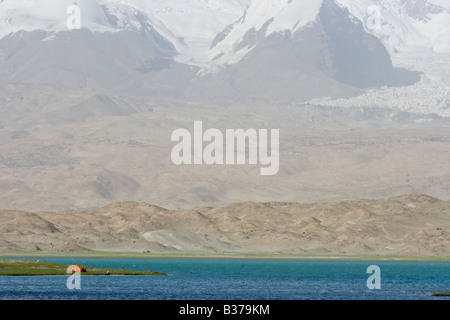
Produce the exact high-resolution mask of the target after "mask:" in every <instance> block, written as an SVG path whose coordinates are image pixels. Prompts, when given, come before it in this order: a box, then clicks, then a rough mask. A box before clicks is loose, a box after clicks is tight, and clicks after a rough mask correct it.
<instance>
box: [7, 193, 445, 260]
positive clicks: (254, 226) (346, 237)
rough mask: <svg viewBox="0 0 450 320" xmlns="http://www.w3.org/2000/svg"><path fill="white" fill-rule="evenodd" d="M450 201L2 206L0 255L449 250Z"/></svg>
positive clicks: (418, 253) (418, 198)
mask: <svg viewBox="0 0 450 320" xmlns="http://www.w3.org/2000/svg"><path fill="white" fill-rule="evenodd" d="M449 231H450V201H442V200H439V199H436V198H432V197H429V196H426V195H422V194H413V195H406V196H400V197H395V198H390V199H382V200H356V201H338V202H328V203H308V204H307V203H304V204H302V203H287V202H286V203H282V202H267V203H254V202H246V203H237V204H233V205H229V206H226V207H214V208H213V207H206V208H201V209H198V210H190V211H171V210H167V209H164V208H161V207H157V206H154V205H150V204H146V203H138V202H123V203H114V204H111V205H107V206H105V207H102V208H100V209H97V210H93V211H87V212H72V213H65V214H61V213H52V212H37V213H31V212H23V211H0V252H9V253H21V252H22V253H24V252H28V253H29V252H30V250H31V251H35V252H40V253H43V254H44V253H48V254H50V253H83V252H88V251H91V250H93V251H117V252H118V251H120V252H152V253H182V252H184V253H194V254H195V253H197V254H204V253H206V254H207V253H211V254H217V253H236V254H239V253H243V254H244V253H268V254H273V253H286V254H311V255H315V254H319V255H364V254H368V255H383V256H386V255H400V256H430V257H445V256H448V255H449V254H450V234H449Z"/></svg>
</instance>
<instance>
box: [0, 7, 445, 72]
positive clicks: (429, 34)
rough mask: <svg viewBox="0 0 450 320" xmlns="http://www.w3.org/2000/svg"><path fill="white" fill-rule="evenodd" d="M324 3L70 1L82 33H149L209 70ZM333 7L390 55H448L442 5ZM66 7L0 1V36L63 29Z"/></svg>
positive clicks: (312, 14)
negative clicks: (85, 30)
mask: <svg viewBox="0 0 450 320" xmlns="http://www.w3.org/2000/svg"><path fill="white" fill-rule="evenodd" d="M324 1H325V2H327V1H332V0H307V1H304V0H264V1H261V0H227V1H223V0H169V1H145V0H78V1H77V2H76V4H77V5H78V6H79V8H80V10H81V12H80V13H81V27H82V28H88V29H90V30H92V31H97V32H114V31H121V30H135V31H143V30H148V29H152V30H154V31H156V32H157V33H159V34H160V35H161V36H163V37H164V38H166V39H167V40H168V41H170V42H171V43H172V44H173V46H174V47H175V48H176V50H177V51H178V52H179V55H178V56H177V58H176V59H177V61H179V62H183V63H189V64H194V65H198V66H201V67H202V68H204V69H210V66H211V65H221V64H230V63H235V62H237V61H239V60H240V59H242V58H243V57H244V56H245V55H246V54H247V53H248V52H249V51H250V50H251V49H252V47H253V45H254V44H255V43H256V42H257V39H261V38H263V37H267V36H269V35H271V34H273V33H277V32H285V31H289V32H291V33H293V32H296V31H298V30H300V29H301V28H304V27H305V26H306V25H307V24H308V23H311V22H312V21H314V20H317V17H318V14H319V9H320V8H321V6H322V2H324ZM335 2H336V3H337V4H339V5H340V6H342V7H345V8H346V9H348V11H349V13H350V15H351V17H352V18H353V19H357V20H359V21H360V22H361V23H362V25H363V26H364V28H365V30H366V32H368V33H370V34H372V35H374V36H376V37H377V38H378V39H380V40H381V41H382V43H383V44H384V45H385V46H386V47H387V49H388V50H389V52H390V53H391V54H395V53H401V54H409V55H415V54H418V53H420V54H421V53H423V52H427V51H428V52H438V53H442V52H445V53H447V52H450V2H449V1H447V0H335ZM73 4H74V2H73V0H58V1H54V0H22V1H17V0H2V1H0V38H2V37H4V36H5V35H8V34H10V33H13V32H17V31H19V30H25V31H33V30H45V31H64V30H67V20H68V18H69V16H70V12H68V11H67V9H68V8H69V7H70V6H71V5H73ZM249 41H250V42H251V43H246V42H249ZM243 43H246V44H247V45H243Z"/></svg>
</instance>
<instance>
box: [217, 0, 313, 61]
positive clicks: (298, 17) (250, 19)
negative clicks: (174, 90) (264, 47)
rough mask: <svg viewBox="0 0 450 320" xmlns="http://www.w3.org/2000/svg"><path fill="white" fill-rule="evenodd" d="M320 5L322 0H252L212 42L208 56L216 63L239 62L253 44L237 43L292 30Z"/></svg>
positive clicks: (303, 23)
mask: <svg viewBox="0 0 450 320" xmlns="http://www.w3.org/2000/svg"><path fill="white" fill-rule="evenodd" d="M321 6H322V0H310V1H298V0H267V1H252V2H251V4H250V6H249V7H248V9H247V10H246V12H245V13H244V15H243V16H242V17H241V18H240V19H239V20H238V21H236V22H235V23H234V24H233V25H231V26H229V27H228V28H227V29H228V30H227V31H226V33H225V34H223V39H221V40H220V41H217V43H214V42H213V45H212V48H211V50H210V52H209V57H210V59H211V60H215V63H217V64H230V63H234V62H236V61H239V60H240V59H241V58H242V57H243V56H245V55H246V54H247V53H248V52H249V51H250V50H251V49H252V46H253V45H255V44H256V43H255V42H254V41H253V42H249V43H248V45H245V46H239V44H241V43H243V42H246V40H248V38H249V37H254V38H255V37H258V36H260V37H266V36H268V35H270V34H272V33H274V32H282V31H285V30H291V31H296V30H298V29H300V28H301V27H303V26H305V25H306V24H308V23H309V22H311V21H313V20H314V19H316V17H317V15H318V14H319V11H320V8H321ZM251 33H252V35H251ZM246 38H247V39H246ZM230 48H233V50H230Z"/></svg>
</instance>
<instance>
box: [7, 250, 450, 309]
mask: <svg viewBox="0 0 450 320" xmlns="http://www.w3.org/2000/svg"><path fill="white" fill-rule="evenodd" d="M37 259H39V260H41V261H49V262H58V263H66V264H82V265H84V266H86V267H97V268H105V269H108V268H110V269H133V270H153V271H159V272H165V273H167V274H168V275H167V276H89V277H81V289H80V290H69V289H68V288H67V286H66V282H67V279H68V277H69V275H68V276H67V277H66V276H51V277H47V276H37V277H23V276H12V277H11V276H8V277H6V276H3V277H0V299H6V300H17V299H27V300H30V299H32V300H35V299H38V300H47V299H51V300H59V299H64V300H72V299H77V300H84V299H87V300H94V299H100V300H321V299H325V300H355V299H356V300H395V299H402V300H427V299H439V300H442V299H448V298H442V297H433V296H432V295H431V293H432V292H433V291H450V263H448V262H379V261H377V262H375V261H298V260H234V259H230V260H221V259H110V258H107V259H106V258H105V259H100V258H33V259H29V260H37ZM371 265H377V266H379V267H380V270H381V274H380V282H381V289H379V290H377V289H374V290H370V289H368V287H367V279H368V278H369V277H370V276H371V274H368V273H367V268H368V267H369V266H371Z"/></svg>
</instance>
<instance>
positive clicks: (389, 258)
mask: <svg viewBox="0 0 450 320" xmlns="http://www.w3.org/2000/svg"><path fill="white" fill-rule="evenodd" d="M0 258H92V259H98V258H105V259H114V258H117V259H192V260H196V259H218V260H226V259H230V260H298V261H386V262H450V257H433V256H396V255H357V254H355V255H323V254H317V255H300V254H299V255H296V254H286V253H279V254H278V253H221V254H212V253H205V254H202V253H192V252H189V253H142V252H112V251H94V252H87V253H86V252H83V253H76V252H74V253H58V254H49V253H45V252H42V253H41V252H15V253H11V252H4V253H2V252H0Z"/></svg>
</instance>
